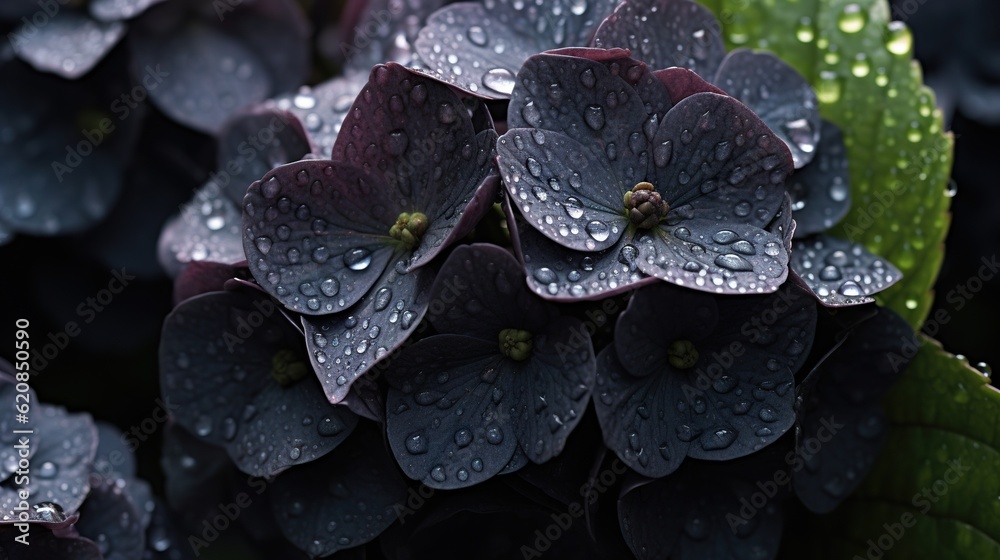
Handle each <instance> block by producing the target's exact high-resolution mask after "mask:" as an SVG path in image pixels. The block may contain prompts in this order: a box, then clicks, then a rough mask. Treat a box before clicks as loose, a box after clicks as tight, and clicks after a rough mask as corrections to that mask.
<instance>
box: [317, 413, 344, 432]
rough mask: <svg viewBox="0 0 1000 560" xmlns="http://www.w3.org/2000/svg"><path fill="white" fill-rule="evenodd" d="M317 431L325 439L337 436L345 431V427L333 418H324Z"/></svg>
mask: <svg viewBox="0 0 1000 560" xmlns="http://www.w3.org/2000/svg"><path fill="white" fill-rule="evenodd" d="M316 431H317V432H319V435H321V436H324V437H329V436H335V435H337V434H339V433H340V432H342V431H344V425H343V424H341V422H340V420H339V419H337V418H335V417H333V416H324V417H323V418H322V419H321V420H320V421H319V424H318V425H317V426H316Z"/></svg>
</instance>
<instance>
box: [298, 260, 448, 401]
mask: <svg viewBox="0 0 1000 560" xmlns="http://www.w3.org/2000/svg"><path fill="white" fill-rule="evenodd" d="M436 274H437V267H436V266H435V265H431V266H425V267H420V268H418V269H416V270H414V271H412V272H406V265H405V262H404V261H402V260H398V261H396V264H395V266H389V267H388V268H386V271H385V273H384V274H383V275H382V276H381V277H380V278H379V279H378V280H376V281H375V284H374V286H373V287H372V289H371V291H369V292H368V295H366V296H365V297H363V298H362V299H361V300H360V301H359V302H358V303H356V304H355V305H354V306H352V307H350V308H348V309H347V310H345V311H343V312H341V313H336V314H333V315H325V316H320V317H309V316H305V317H302V326H303V330H304V331H305V338H306V350H307V351H308V352H309V360H310V362H311V363H312V367H313V369H314V370H315V371H316V375H317V376H318V377H319V380H320V383H321V384H322V385H323V391H324V392H325V394H326V397H327V399H329V400H330V402H332V403H340V402H341V401H342V400H343V399H344V398H346V397H347V395H348V391H349V390H350V388H351V385H352V384H353V383H354V381H355V380H356V379H358V378H359V377H361V376H362V375H364V374H365V373H367V372H369V371H372V370H373V369H376V368H377V370H378V371H383V370H384V368H385V367H386V364H385V363H380V362H382V361H383V360H386V363H390V364H391V362H389V361H388V360H393V359H395V355H394V354H395V351H396V349H397V348H399V347H400V346H402V345H403V343H404V342H406V339H407V338H409V337H410V336H411V335H413V334H414V333H416V332H417V331H418V327H417V325H418V324H419V323H420V321H421V319H423V317H424V313H426V312H427V307H428V305H429V303H430V302H431V301H433V300H432V299H431V296H430V287H431V283H432V282H433V281H434V276H435V275H436Z"/></svg>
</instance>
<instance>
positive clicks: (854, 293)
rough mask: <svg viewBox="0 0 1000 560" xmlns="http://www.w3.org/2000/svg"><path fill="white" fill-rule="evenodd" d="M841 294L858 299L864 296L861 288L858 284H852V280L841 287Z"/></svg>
mask: <svg viewBox="0 0 1000 560" xmlns="http://www.w3.org/2000/svg"><path fill="white" fill-rule="evenodd" d="M840 293H841V294H843V295H845V296H847V297H858V296H861V295H863V292H862V291H861V286H858V285H857V283H855V282H852V281H851V280H848V281H847V282H844V283H843V284H841V285H840Z"/></svg>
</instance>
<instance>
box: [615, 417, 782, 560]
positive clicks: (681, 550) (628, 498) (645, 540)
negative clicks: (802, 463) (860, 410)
mask: <svg viewBox="0 0 1000 560" xmlns="http://www.w3.org/2000/svg"><path fill="white" fill-rule="evenodd" d="M793 444H794V438H793V437H792V436H791V434H788V435H787V436H785V437H783V438H781V439H780V440H779V441H778V442H776V443H775V444H774V445H771V446H769V447H768V448H767V449H764V450H761V451H760V452H757V453H753V454H751V455H748V456H746V457H742V458H740V459H736V460H733V461H721V462H717V461H688V462H686V463H684V464H683V465H681V467H680V469H678V470H677V471H676V472H674V473H673V474H671V475H670V476H667V477H664V478H659V479H656V480H631V481H629V482H630V483H629V484H628V486H627V487H626V488H625V489H624V490H623V491H622V495H621V497H620V498H619V499H618V518H619V524H620V525H621V531H622V535H623V536H624V537H625V542H626V543H628V546H629V548H630V549H631V550H632V553H633V554H634V555H635V557H636V558H638V559H640V560H647V559H648V560H653V559H659V558H775V557H776V556H777V553H778V548H779V547H780V546H781V534H782V530H783V528H784V511H783V509H784V508H783V502H784V500H785V499H786V498H787V497H788V496H789V495H790V493H789V491H788V487H787V486H778V487H777V488H776V489H775V494H774V495H770V496H769V498H768V501H767V503H766V504H764V505H763V506H762V507H760V508H759V509H754V510H753V511H752V512H751V514H750V516H749V517H743V515H747V513H746V507H745V506H744V503H747V504H750V503H751V502H750V500H754V502H753V503H754V504H758V503H759V502H757V501H756V498H754V494H760V492H761V491H760V486H759V484H760V483H770V484H774V482H773V480H774V479H775V478H777V477H778V476H779V474H781V473H783V474H784V475H785V478H784V480H788V479H789V478H790V477H791V473H790V472H789V471H790V470H791V468H790V465H789V464H788V463H787V462H786V457H788V456H789V455H790V454H792V453H793V450H792V447H793ZM748 552H749V554H748Z"/></svg>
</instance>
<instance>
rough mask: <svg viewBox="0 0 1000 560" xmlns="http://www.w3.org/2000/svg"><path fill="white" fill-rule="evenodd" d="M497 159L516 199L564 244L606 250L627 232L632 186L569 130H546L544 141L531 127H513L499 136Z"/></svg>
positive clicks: (533, 221)
mask: <svg viewBox="0 0 1000 560" xmlns="http://www.w3.org/2000/svg"><path fill="white" fill-rule="evenodd" d="M574 162H575V165H574ZM497 165H498V166H499V167H500V173H501V175H502V177H503V181H504V184H505V186H506V188H507V194H508V196H509V197H510V200H511V205H512V206H516V207H517V209H518V210H519V211H520V213H521V214H522V215H523V216H524V221H525V222H526V223H527V224H529V226H530V227H533V228H534V229H536V230H538V231H539V232H541V233H543V234H544V235H545V236H546V237H548V238H549V239H551V240H552V241H555V242H556V243H558V244H560V245H562V246H563V247H566V248H568V249H575V250H578V251H602V250H604V249H607V248H608V247H610V246H612V245H614V244H616V243H617V242H618V239H619V238H620V237H621V236H622V234H623V233H624V232H625V229H626V226H627V225H628V220H627V219H626V217H625V213H624V212H623V211H622V197H623V196H624V193H625V192H626V191H627V190H628V189H630V188H631V186H628V187H626V186H624V185H623V184H622V183H621V181H620V180H618V178H617V177H615V176H614V174H613V173H612V171H611V170H610V169H609V168H608V166H607V164H606V160H605V161H602V160H601V159H592V158H591V157H590V155H589V149H588V148H587V147H586V146H585V145H584V144H581V143H580V142H578V141H576V140H574V139H573V138H571V137H570V136H567V135H564V134H561V133H558V132H546V133H545V135H544V140H543V142H541V143H539V142H538V141H537V135H536V134H534V133H533V131H532V130H531V129H527V128H514V129H510V130H508V131H507V133H506V134H504V135H503V136H501V137H500V139H499V141H498V142H497ZM577 184H579V186H578V187H575V186H574V185H577Z"/></svg>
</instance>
